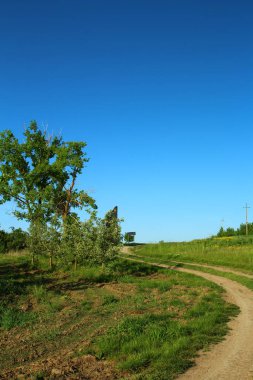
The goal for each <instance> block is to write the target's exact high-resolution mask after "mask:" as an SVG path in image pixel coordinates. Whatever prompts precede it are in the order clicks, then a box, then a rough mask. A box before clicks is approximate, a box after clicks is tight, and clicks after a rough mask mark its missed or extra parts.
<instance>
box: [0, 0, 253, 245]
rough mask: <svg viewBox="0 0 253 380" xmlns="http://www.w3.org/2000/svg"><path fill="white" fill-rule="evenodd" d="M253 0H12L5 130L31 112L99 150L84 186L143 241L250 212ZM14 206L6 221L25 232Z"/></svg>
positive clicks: (1, 41)
mask: <svg viewBox="0 0 253 380" xmlns="http://www.w3.org/2000/svg"><path fill="white" fill-rule="evenodd" d="M252 14H253V2H252V1H251V0H247V1H246V0H241V1H233V0H232V1H227V0H205V1H203V0H198V1H196V0H174V1H170V0H152V1H150V0H113V1H112V0H106V1H105V0H53V1H52V0H51V1H47V0H43V1H41V0H37V1H34V0H22V1H20V0H8V1H2V2H1V9H0V54H1V59H0V125H1V130H3V129H11V130H12V131H14V133H16V134H17V135H18V136H21V135H22V131H23V129H24V125H27V124H28V123H29V122H30V120H32V119H36V120H37V122H38V124H39V125H40V126H48V130H49V131H53V132H54V133H59V132H60V133H62V135H63V138H64V139H65V140H84V141H86V142H87V144H88V146H87V153H88V156H89V157H90V159H91V160H90V162H89V164H88V167H87V168H86V169H85V171H84V173H83V175H82V177H81V178H80V181H79V185H80V187H82V188H84V189H86V190H88V191H89V192H90V193H91V195H92V196H93V197H94V198H95V199H96V200H97V203H98V206H99V210H100V214H101V215H102V214H103V213H104V212H105V211H107V210H108V209H110V208H112V207H114V206H115V205H118V206H119V215H120V217H123V218H124V219H125V222H124V224H123V231H136V232H137V240H138V241H147V242H148V241H159V240H165V241H174V240H189V239H193V238H198V237H206V236H210V235H212V234H215V233H216V232H217V230H218V229H219V228H220V226H221V220H222V219H224V222H223V224H224V227H227V226H232V227H237V226H239V224H240V223H241V222H243V221H244V212H245V210H244V209H243V206H244V203H245V202H248V203H249V204H250V205H251V206H252V209H251V210H250V212H249V219H250V221H252V220H253V217H251V215H253V165H252V161H253V160H252V144H253V128H252V127H253V123H252V122H253V108H252V100H253V22H252ZM12 207H13V206H12V205H11V204H8V205H5V206H1V207H0V212H1V220H0V223H1V227H2V228H8V227H9V226H18V225H20V223H18V222H16V221H15V219H14V217H12V216H11V215H10V211H11V209H12Z"/></svg>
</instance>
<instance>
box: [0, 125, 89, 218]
mask: <svg viewBox="0 0 253 380" xmlns="http://www.w3.org/2000/svg"><path fill="white" fill-rule="evenodd" d="M24 137H25V139H24V141H23V142H19V140H18V139H17V138H16V137H15V136H14V134H13V133H12V132H11V131H10V130H5V131H3V132H1V133H0V204H2V203H4V202H6V201H10V200H14V201H15V202H16V206H17V207H16V209H15V211H14V214H15V215H16V217H18V218H19V219H25V220H27V221H28V222H31V223H37V222H41V221H43V222H47V221H49V220H50V218H51V217H52V215H54V214H57V215H58V216H61V217H62V219H63V220H64V219H66V217H67V216H68V214H70V212H71V209H72V208H80V209H81V208H84V207H88V208H89V207H92V208H96V204H95V201H94V199H93V198H91V197H90V196H89V195H88V194H87V193H86V192H84V191H79V190H78V189H77V188H76V179H77V177H78V175H79V174H81V172H82V169H83V168H84V166H85V164H86V163H87V162H88V158H87V157H86V153H85V151H84V148H85V147H86V143H85V142H64V141H63V140H62V138H61V137H56V136H54V137H50V138H49V137H48V136H47V134H46V132H44V131H42V130H40V129H39V128H38V126H37V123H36V122H35V121H33V122H31V124H30V126H29V127H28V128H26V130H25V132H24Z"/></svg>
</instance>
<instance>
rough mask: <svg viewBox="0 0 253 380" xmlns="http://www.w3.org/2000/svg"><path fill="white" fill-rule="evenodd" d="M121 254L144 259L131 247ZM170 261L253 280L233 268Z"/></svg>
mask: <svg viewBox="0 0 253 380" xmlns="http://www.w3.org/2000/svg"><path fill="white" fill-rule="evenodd" d="M121 252H122V253H126V254H128V255H131V256H134V257H138V258H140V259H141V258H142V256H140V255H136V254H135V253H133V252H132V250H131V247H122V250H121ZM145 257H146V258H150V259H153V257H148V256H145ZM168 261H169V262H171V263H175V264H185V265H191V266H195V267H201V268H208V269H215V270H218V271H220V272H226V273H233V274H236V275H238V276H242V277H247V278H250V279H252V280H253V274H249V273H245V272H240V271H238V270H236V269H232V268H228V267H224V266H220V265H210V264H202V263H198V262H196V263H193V262H188V261H177V260H168Z"/></svg>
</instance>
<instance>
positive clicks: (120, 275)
mask: <svg viewBox="0 0 253 380" xmlns="http://www.w3.org/2000/svg"><path fill="white" fill-rule="evenodd" d="M0 284H1V286H2V288H1V291H0V305H1V307H0V339H1V338H2V337H5V339H4V340H3V342H4V343H3V345H4V346H3V349H2V350H1V352H0V377H1V373H2V371H4V370H7V369H14V370H15V367H18V368H21V367H22V366H23V365H24V364H23V363H25V368H27V372H25V374H27V375H28V374H29V376H30V377H31V376H33V377H34V378H36V377H35V376H36V373H37V374H38V373H43V374H44V376H45V377H50V367H45V366H44V367H43V366H42V365H41V368H39V367H37V366H36V373H35V372H34V373H31V372H29V371H30V369H29V368H32V364H33V362H34V361H36V363H38V361H39V359H40V358H43V359H45V358H50V360H51V359H53V361H52V362H53V363H57V362H58V363H59V365H62V364H64V363H66V362H67V360H69V359H68V358H69V357H71V358H78V357H80V356H81V357H83V355H86V354H91V355H93V356H95V357H96V358H97V361H98V362H100V361H101V363H104V359H106V363H109V364H108V365H109V366H110V367H111V368H113V370H114V371H116V372H117V373H118V376H119V377H121V378H126V379H149V380H151V379H154V380H156V379H161V380H162V379H166V380H167V379H173V378H175V377H176V376H177V375H178V374H179V373H181V372H183V371H184V370H185V369H186V368H188V367H189V366H190V365H192V362H193V359H194V357H195V356H196V354H197V351H198V350H200V349H206V348H208V347H209V346H210V344H211V343H215V342H218V341H219V340H220V339H222V337H223V336H224V335H225V334H226V332H227V329H228V328H227V322H228V320H229V319H230V318H231V316H233V315H235V314H236V313H237V312H238V309H237V308H236V307H235V306H233V305H230V304H228V303H226V302H225V301H224V300H223V298H222V289H221V288H220V287H219V286H217V285H215V284H213V283H211V282H209V281H206V280H204V279H202V278H200V277H196V276H193V275H190V274H185V273H179V272H172V271H168V270H164V269H160V268H157V267H152V266H150V265H148V264H143V263H135V262H130V261H127V260H118V261H116V262H114V263H113V264H111V265H110V267H108V268H101V267H87V268H79V269H78V270H77V271H76V272H72V273H69V272H66V271H55V272H52V271H45V270H39V269H36V270H31V268H30V267H29V265H28V264H27V262H26V261H24V259H22V260H19V258H16V257H12V258H6V257H4V258H3V260H1V259H0ZM6 330H8V335H5V334H6ZM20 337H22V339H20ZM62 350H64V355H62ZM68 353H69V355H67V354H68ZM44 362H45V361H44ZM49 365H50V361H49V362H48V366H49ZM54 365H56V364H54ZM20 366H21V367H20ZM76 370H77V371H80V376H82V377H83V378H85V376H86V375H87V374H86V373H83V372H82V367H77V369H76ZM16 371H17V372H16V373H15V376H16V375H17V374H19V372H18V371H21V370H20V369H17V370H16ZM24 371H26V369H24ZM34 371H35V370H34ZM78 373H79V372H78ZM9 376H10V377H12V378H13V377H15V376H14V375H13V374H12V375H9ZM112 378H113V377H112Z"/></svg>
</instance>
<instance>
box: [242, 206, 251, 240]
mask: <svg viewBox="0 0 253 380" xmlns="http://www.w3.org/2000/svg"><path fill="white" fill-rule="evenodd" d="M243 208H245V210H246V224H245V226H246V235H248V233H249V231H248V209H249V208H250V206H248V204H247V203H246V205H245V206H244V207H243Z"/></svg>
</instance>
